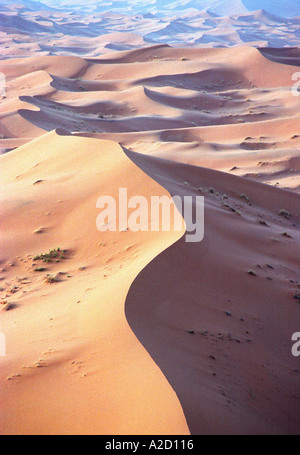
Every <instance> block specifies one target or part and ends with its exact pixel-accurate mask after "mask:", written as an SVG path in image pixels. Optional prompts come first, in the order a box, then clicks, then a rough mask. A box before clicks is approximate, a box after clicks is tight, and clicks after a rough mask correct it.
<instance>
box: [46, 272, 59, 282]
mask: <svg viewBox="0 0 300 455" xmlns="http://www.w3.org/2000/svg"><path fill="white" fill-rule="evenodd" d="M56 282H57V278H56V277H55V276H54V275H49V274H48V275H47V276H46V278H45V283H47V284H52V283H56Z"/></svg>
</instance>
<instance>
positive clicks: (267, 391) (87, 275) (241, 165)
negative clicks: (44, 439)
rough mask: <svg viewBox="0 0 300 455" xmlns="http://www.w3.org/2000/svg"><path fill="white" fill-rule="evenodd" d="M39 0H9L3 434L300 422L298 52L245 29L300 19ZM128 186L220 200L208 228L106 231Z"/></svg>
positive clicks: (263, 428)
mask: <svg viewBox="0 0 300 455" xmlns="http://www.w3.org/2000/svg"><path fill="white" fill-rule="evenodd" d="M3 3H4V2H3ZM25 3H26V5H27V6H26V8H23V9H21V8H20V7H18V6H11V5H9V4H6V5H2V7H1V8H2V9H1V11H2V12H1V14H2V16H4V18H5V20H4V19H3V18H2V19H3V22H2V26H3V30H2V32H1V39H2V45H3V48H4V52H3V54H4V58H3V59H2V61H1V65H0V72H1V73H3V74H4V75H5V79H6V87H5V93H2V95H3V96H2V99H1V112H0V115H1V134H2V136H1V139H0V147H1V156H0V166H1V198H2V200H1V245H2V247H1V252H0V254H1V256H0V260H1V264H0V268H1V270H0V280H1V281H0V287H1V303H0V332H2V333H4V334H5V336H6V342H7V355H6V356H5V357H0V365H1V374H0V433H1V434H106V435H112V434H119V435H120V434H174V435H176V434H182V435H186V434H190V433H191V434H299V428H300V411H299V409H300V406H299V400H300V396H299V385H300V376H299V358H296V357H293V356H292V354H291V345H292V343H291V336H292V334H293V333H294V332H299V330H300V325H299V324H300V314H299V312H300V306H299V290H300V289H299V288H300V280H299V271H300V264H299V256H300V247H299V245H300V243H299V241H300V231H299V226H300V199H299V197H300V196H299V191H300V158H299V146H300V132H299V131H300V118H299V97H297V96H294V95H295V92H293V91H292V85H293V83H294V82H293V75H294V74H295V73H297V72H299V66H300V57H299V50H298V49H297V48H290V47H289V48H285V47H282V48H281V49H278V48H273V47H267V46H268V43H267V42H266V41H265V40H264V39H261V36H262V35H261V34H260V36H259V37H258V38H257V39H256V37H254V36H253V34H252V31H251V30H250V32H249V33H251V40H250V41H249V40H248V38H247V39H245V35H244V36H243V37H242V38H241V35H242V32H241V29H243V33H246V31H245V30H246V29H247V27H246V25H245V24H248V25H249V29H251V27H253V20H254V19H255V20H256V21H257V23H258V24H260V23H261V24H264V26H262V29H263V30H264V31H265V32H266V33H267V34H270V36H271V35H272V33H273V32H274V30H276V34H275V35H276V36H275V38H274V37H273V38H272V39H270V42H271V43H273V42H274V46H276V43H277V42H278V41H277V40H279V41H280V40H281V35H282V36H284V39H282V40H281V43H282V44H283V45H284V43H285V41H284V40H285V39H287V40H290V43H291V44H294V40H295V42H296V40H297V39H298V38H297V36H298V35H297V34H298V33H299V31H297V30H298V28H299V26H298V22H297V21H296V20H294V19H292V18H290V19H287V18H286V19H280V21H281V22H280V21H279V22H278V18H277V17H276V16H275V15H274V12H273V15H272V14H270V13H266V12H265V11H259V12H251V11H250V12H249V9H247V8H246V6H245V5H246V3H247V2H246V1H245V2H244V1H243V2H232V4H231V6H232V7H237V6H238V7H240V8H241V10H240V11H239V12H238V14H240V16H239V17H237V16H236V17H233V18H232V17H228V16H227V17H221V16H220V15H219V16H217V15H216V13H214V12H213V5H211V9H210V11H206V12H198V13H196V12H195V11H194V10H189V11H187V10H186V12H185V14H186V17H189V18H190V21H183V24H182V23H181V22H180V20H179V19H178V17H176V14H175V13H176V9H175V7H174V17H173V16H172V17H170V18H168V20H167V19H166V18H165V17H163V18H159V17H158V16H157V15H156V14H150V13H149V14H145V15H141V14H139V13H138V12H137V15H136V16H134V15H133V16H131V19H130V20H129V21H128V22H127V25H128V28H127V29H126V30H127V33H120V29H122V28H123V26H124V23H123V19H124V17H123V16H122V12H120V11H119V12H113V11H111V12H110V13H105V12H101V11H100V12H99V16H98V15H96V12H95V10H94V9H93V8H94V7H95V5H94V4H93V2H91V3H90V5H86V11H85V15H83V16H82V15H81V13H79V10H77V9H76V8H75V11H74V13H73V14H71V13H70V11H69V12H68V11H67V12H62V11H58V10H57V9H44V10H41V11H38V12H37V11H35V10H34V8H33V6H32V5H33V4H32V3H31V2H25ZM125 3H126V2H125ZM183 3H184V5H185V6H186V7H187V8H190V7H192V4H193V2H183ZM189 3H191V4H189ZM207 3H209V2H207ZM210 3H211V4H212V3H213V2H210ZM219 3H220V2H219ZM275 3H276V2H275ZM157 5H159V2H157ZM54 6H55V5H54ZM223 6H224V5H223ZM275 6H276V5H275ZM227 7H228V5H227ZM244 7H245V8H246V11H242V10H243V8H244ZM154 13H155V11H154ZM219 13H220V11H219ZM97 14H98V13H97ZM220 14H221V13H220ZM93 15H94V16H93ZM93 17H94V19H93ZM122 18H123V19H122ZM2 19H1V20H2ZM17 19H18V20H17ZM79 19H80V21H82V22H80V23H79V24H77V21H78V20H79ZM91 19H92V20H91ZM96 21H98V22H99V24H98V25H97V23H96ZM276 21H277V22H276ZM217 23H218V28H217V32H216V33H212V27H214V24H217ZM26 24H27V25H28V30H30V31H31V32H32V33H27V28H26V27H27V25H26ZM76 24H77V25H76ZM105 24H106V25H105ZM108 24H110V25H109V27H108ZM134 24H135V25H134ZM196 24H198V25H199V24H200V25H201V24H203V26H204V27H207V30H208V35H210V36H208V35H207V34H206V33H203V34H202V32H201V33H200V34H199V35H197V34H194V33H193V30H190V28H192V27H196ZM222 24H223V25H224V24H227V25H226V29H224V30H223V29H222V28H221V27H222V26H223V25H222ZM233 24H238V26H237V27H233ZM243 24H244V25H243ZM274 24H277V25H274ZM282 24H283V25H282ZM239 27H241V29H239ZM286 27H291V28H290V31H289V35H288V38H287V32H286ZM108 28H109V30H108ZM259 28H260V26H257V27H256V29H257V30H258V29H259ZM165 29H167V30H165ZM233 29H234V33H232V30H233ZM229 30H230V33H229ZM173 31H174V36H175V35H176V39H175V38H174V40H175V42H176V40H178V42H179V41H183V38H182V37H183V36H186V40H185V42H186V43H187V42H188V41H189V37H190V38H191V40H192V41H193V43H196V41H198V44H197V46H195V47H194V46H189V47H183V46H178V47H174V46H170V45H168V44H166V42H165V38H164V33H166V34H167V35H166V36H168V37H169V38H170V37H172V36H173ZM145 32H147V33H145ZM219 32H220V33H221V34H222V36H223V37H226V39H225V38H222V42H223V43H224V39H225V41H226V43H227V44H229V45H228V47H226V48H224V47H215V48H212V47H211V43H216V42H218V39H217V34H218V33H219ZM21 33H22V34H21ZM247 33H248V32H247ZM148 34H152V36H154V35H155V41H156V42H155V43H152V42H149V37H148V38H147V37H146V35H148ZM273 34H274V33H273ZM96 35H97V36H96ZM98 35H99V36H98ZM100 35H101V36H100ZM210 38H212V41H210ZM254 38H255V41H256V42H257V47H250V46H247V45H245V43H246V42H248V41H249V42H251V43H252V42H253V41H254ZM174 40H173V42H174ZM46 41H47V43H46ZM171 41H172V39H170V40H169V42H171ZM267 41H269V40H267ZM201 43H202V44H203V43H206V44H208V46H206V45H205V46H204V47H202V44H201ZM227 44H226V46H227ZM232 44H233V45H234V46H232ZM235 44H243V45H242V46H235ZM8 57H9V58H8ZM119 188H127V189H128V194H129V195H130V196H131V195H132V196H134V195H142V196H144V197H145V198H146V199H147V200H150V198H151V196H153V195H157V196H170V195H172V196H180V197H181V198H184V196H194V197H195V196H197V195H198V196H204V200H205V218H204V220H205V224H204V227H205V234H204V239H203V240H202V242H199V243H188V242H186V237H185V228H184V225H183V227H182V230H181V231H174V230H170V231H166V232H155V231H153V232H152V231H151V230H148V231H146V230H145V231H139V232H133V231H131V230H130V229H122V230H121V232H120V231H116V232H113V231H107V232H100V231H99V230H98V229H97V226H96V219H97V215H98V213H99V209H97V207H96V202H97V199H98V198H99V197H100V196H102V195H112V196H114V197H115V198H116V199H117V198H118V192H119ZM116 219H117V221H118V220H119V217H118V215H116ZM58 249H59V250H58ZM49 250H52V253H51V255H50V256H52V257H50V260H49V261H48V262H47V261H46V262H44V261H43V260H42V258H41V257H39V256H40V255H41V254H42V253H43V254H45V253H47V252H49ZM48 259H49V258H48ZM297 296H298V297H297ZM295 297H296V298H295Z"/></svg>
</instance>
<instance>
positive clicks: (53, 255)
mask: <svg viewBox="0 0 300 455" xmlns="http://www.w3.org/2000/svg"><path fill="white" fill-rule="evenodd" d="M65 253H66V250H61V249H60V248H55V249H53V250H50V251H49V253H44V254H39V255H37V256H35V257H34V258H33V260H34V261H43V262H51V260H52V259H58V258H60V259H65V256H64V254H65Z"/></svg>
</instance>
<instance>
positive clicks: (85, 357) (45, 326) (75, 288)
mask: <svg viewBox="0 0 300 455" xmlns="http://www.w3.org/2000/svg"><path fill="white" fill-rule="evenodd" d="M91 162H92V163H93V166H91ZM1 169H2V173H1V174H2V185H3V187H4V193H3V195H2V201H3V202H2V208H1V219H2V221H3V225H2V232H1V239H2V245H4V248H2V250H1V261H2V269H1V279H2V280H3V278H4V280H3V282H5V286H3V288H2V294H3V293H5V294H6V300H7V301H8V303H9V304H10V305H11V311H7V312H4V313H2V314H1V331H2V332H3V333H5V334H6V337H7V349H8V355H7V357H4V358H1V359H0V361H1V384H0V390H1V414H0V423H1V425H0V427H1V433H2V434H147V433H150V434H152V433H153V434H188V428H187V425H186V421H185V418H184V415H183V412H182V409H181V406H180V403H179V402H178V399H177V397H176V395H175V393H174V391H173V389H171V387H170V386H169V384H168V383H167V381H166V379H165V377H164V376H163V374H162V373H161V371H160V370H159V368H158V367H157V366H156V364H155V363H154V362H153V361H152V360H151V358H150V357H149V355H148V354H147V352H146V351H145V350H144V349H143V348H142V347H141V344H140V343H139V342H138V340H137V339H136V338H135V336H134V335H133V333H132V331H131V330H130V328H129V326H128V324H127V322H126V319H125V315H124V301H125V297H126V294H127V292H128V289H129V286H130V284H131V282H132V281H133V279H134V278H135V276H136V275H137V274H138V272H139V271H140V270H141V268H143V267H144V266H145V265H146V264H147V263H149V262H150V261H151V260H152V259H153V257H155V256H156V255H157V254H158V253H159V252H160V251H161V250H163V249H165V248H166V247H168V246H169V245H170V244H171V243H173V242H174V241H176V240H177V239H178V238H179V237H180V236H181V235H182V234H183V233H184V231H183V232H182V233H180V232H174V233H172V232H167V233H160V232H131V231H128V232H121V233H120V232H105V233H101V232H99V231H98V230H97V228H96V216H97V214H98V211H97V210H96V201H97V198H98V197H100V196H101V195H107V194H109V195H111V196H113V197H115V198H116V199H117V195H118V187H119V185H121V186H124V187H126V188H127V189H128V197H130V196H132V195H136V194H138V195H143V196H144V197H146V198H150V196H152V195H158V196H163V195H165V196H167V195H168V193H167V192H166V191H165V190H164V189H163V188H162V187H161V186H160V185H158V184H156V183H155V182H154V181H153V180H151V179H149V178H148V177H147V176H146V175H145V174H144V173H143V172H142V171H141V170H140V169H138V167H137V166H135V165H134V164H133V163H132V161H130V160H129V159H128V158H127V157H126V155H125V154H124V153H123V151H122V149H121V147H120V146H119V145H118V144H116V143H115V142H112V141H101V140H99V139H87V138H79V137H72V136H65V135H61V133H57V132H50V133H47V134H45V135H43V136H42V137H40V138H38V139H36V140H34V141H32V142H30V143H29V144H26V145H24V146H21V147H19V148H18V149H17V150H14V151H12V152H10V153H9V154H6V155H4V156H2V157H1ZM20 226H22V229H20ZM58 247H59V248H60V250H61V251H63V250H66V251H65V252H64V253H63V255H62V254H61V253H59V255H58V256H57V258H56V259H55V260H52V261H51V262H49V263H46V264H45V263H44V262H42V261H41V260H38V259H35V256H36V255H40V254H41V253H43V252H44V253H46V252H48V251H49V249H53V248H55V249H56V248H58ZM62 256H63V257H62ZM8 263H9V264H11V265H9V264H8ZM42 268H43V270H42ZM47 275H50V276H51V277H55V282H54V283H52V284H46V282H45V277H46V276H47ZM10 293H12V294H11V295H10Z"/></svg>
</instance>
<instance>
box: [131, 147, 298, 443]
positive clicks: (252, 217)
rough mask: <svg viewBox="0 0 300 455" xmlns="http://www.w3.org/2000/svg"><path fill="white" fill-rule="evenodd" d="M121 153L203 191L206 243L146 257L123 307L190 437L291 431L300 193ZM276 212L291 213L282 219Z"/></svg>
mask: <svg viewBox="0 0 300 455" xmlns="http://www.w3.org/2000/svg"><path fill="white" fill-rule="evenodd" d="M127 154H128V156H129V157H130V158H131V159H132V160H133V161H134V162H135V163H136V164H137V165H138V166H139V167H140V168H141V169H143V170H144V171H145V172H146V173H148V175H149V176H151V177H152V178H154V179H155V180H157V181H158V182H159V183H160V184H161V185H162V186H164V187H165V188H166V189H168V191H169V192H170V193H171V194H172V195H180V196H181V197H183V196H184V195H193V196H194V197H195V195H199V194H202V195H204V197H205V236H204V239H203V241H202V242H200V243H187V242H186V241H185V238H184V237H183V238H181V239H180V240H179V241H178V242H176V243H175V244H173V245H172V246H170V247H169V248H168V249H167V250H165V251H164V252H162V253H161V254H160V255H159V256H157V257H156V258H155V259H153V261H152V262H151V263H150V264H148V265H147V266H146V267H145V268H144V269H143V270H142V272H141V273H140V274H139V275H138V277H137V278H136V279H135V280H134V282H133V284H132V285H131V287H130V290H129V293H128V295H127V299H126V305H125V311H126V317H127V320H128V322H129V324H130V326H131V328H132V330H133V331H134V333H135V334H136V335H137V337H138V338H139V340H140V342H141V343H142V344H143V345H144V347H145V348H146V349H147V351H148V352H149V353H150V355H151V356H152V358H153V359H154V360H155V362H156V363H157V365H158V366H159V367H160V368H161V370H162V371H163V373H164V374H165V376H166V378H167V379H168V381H169V382H170V384H171V385H172V387H173V388H174V390H175V392H176V394H177V395H178V397H179V400H180V402H181V405H182V407H183V410H184V413H185V416H186V419H187V423H188V425H189V428H190V431H191V433H192V434H297V433H298V432H299V424H300V413H299V398H300V397H299V386H300V377H299V371H298V369H297V368H298V360H297V358H293V357H292V356H291V353H290V338H291V334H292V333H294V331H296V330H297V328H298V322H299V318H300V314H299V312H300V308H299V304H298V303H297V301H296V300H295V299H294V298H293V296H294V294H295V292H296V290H297V288H299V285H300V281H299V272H300V269H299V254H300V249H299V240H300V234H299V221H300V198H299V196H298V195H296V194H293V193H290V192H287V191H283V190H279V189H276V188H271V187H266V186H265V185H261V184H257V183H254V182H249V181H247V180H246V179H243V178H239V177H235V176H230V175H226V174H223V173H220V172H216V171H212V170H208V169H201V168H198V167H193V166H187V165H184V164H178V163H171V162H167V161H165V160H160V159H157V158H153V157H152V158H151V157H146V156H140V155H138V154H134V153H132V152H127ZM184 182H186V183H184ZM199 187H201V192H199ZM225 193H226V195H225ZM262 193H263V194H264V197H263V198H261V194H262ZM283 207H286V210H289V211H290V213H291V218H289V219H286V218H284V217H282V216H281V215H279V214H278V213H279V211H280V209H281V208H283Z"/></svg>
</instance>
